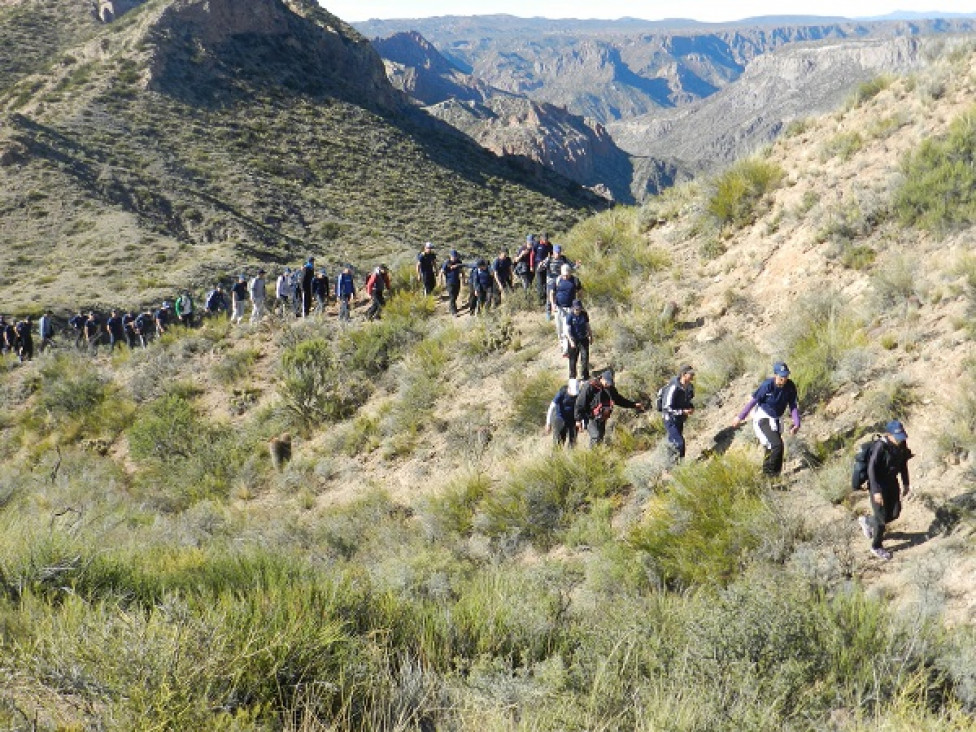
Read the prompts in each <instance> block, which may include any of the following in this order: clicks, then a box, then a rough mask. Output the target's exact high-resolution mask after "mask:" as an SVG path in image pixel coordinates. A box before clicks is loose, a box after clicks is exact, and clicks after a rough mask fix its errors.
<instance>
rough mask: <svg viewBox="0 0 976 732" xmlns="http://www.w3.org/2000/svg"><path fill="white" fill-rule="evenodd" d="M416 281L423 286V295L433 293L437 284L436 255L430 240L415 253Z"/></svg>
mask: <svg viewBox="0 0 976 732" xmlns="http://www.w3.org/2000/svg"><path fill="white" fill-rule="evenodd" d="M417 281H418V282H420V284H421V285H422V286H423V288H424V294H425V295H432V294H434V286H435V285H436V284H437V255H436V254H435V253H434V245H433V243H431V242H427V243H426V244H424V249H423V251H422V252H420V253H419V254H418V255H417Z"/></svg>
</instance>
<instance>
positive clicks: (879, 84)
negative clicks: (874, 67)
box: [847, 74, 895, 109]
mask: <svg viewBox="0 0 976 732" xmlns="http://www.w3.org/2000/svg"><path fill="white" fill-rule="evenodd" d="M894 80H895V77H894V76H892V75H891V74H882V75H881V76H877V77H875V78H874V79H871V80H870V81H865V82H862V83H861V84H859V85H858V87H857V89H855V90H854V94H853V95H852V96H851V99H850V100H849V101H848V102H847V108H848V109H854V108H856V107H860V106H862V105H863V104H865V103H866V102H869V101H870V100H872V99H874V98H875V97H876V96H878V94H880V93H881V92H883V91H884V90H885V89H887V88H888V87H889V86H891V84H892V82H894Z"/></svg>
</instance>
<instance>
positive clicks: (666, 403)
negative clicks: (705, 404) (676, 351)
mask: <svg viewBox="0 0 976 732" xmlns="http://www.w3.org/2000/svg"><path fill="white" fill-rule="evenodd" d="M694 380H695V369H694V368H692V367H691V366H682V367H681V370H680V371H679V372H678V375H677V376H675V377H674V378H673V379H671V381H670V382H669V383H668V385H667V386H666V387H665V388H664V395H663V396H662V397H661V412H662V414H663V415H664V429H665V430H666V431H667V433H668V442H669V443H670V444H671V447H672V448H673V449H674V451H675V453H677V456H678V459H679V460H680V459H682V458H684V456H685V434H684V433H685V420H687V419H688V416H689V415H690V414H693V413H694V411H695V405H694V404H693V400H694V398H695V385H694V383H693V382H694Z"/></svg>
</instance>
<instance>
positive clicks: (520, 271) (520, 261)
mask: <svg viewBox="0 0 976 732" xmlns="http://www.w3.org/2000/svg"><path fill="white" fill-rule="evenodd" d="M532 243H533V238H532V234H529V235H528V236H527V237H525V244H523V245H522V248H521V249H519V250H518V251H517V252H516V253H515V260H514V264H515V267H514V272H515V276H516V277H518V278H519V281H520V282H521V283H522V289H523V290H528V289H529V288H530V287H531V286H532V280H533V279H534V278H535V272H534V271H533V270H532Z"/></svg>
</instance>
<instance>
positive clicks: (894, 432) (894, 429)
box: [858, 419, 912, 560]
mask: <svg viewBox="0 0 976 732" xmlns="http://www.w3.org/2000/svg"><path fill="white" fill-rule="evenodd" d="M911 458H912V451H911V450H909V449H908V433H907V432H905V427H904V425H903V424H902V423H901V422H899V421H898V420H897V419H893V420H891V421H890V422H889V423H888V424H887V425H885V435H884V438H883V439H881V440H876V441H875V442H874V444H873V445H872V446H871V452H870V453H869V454H868V464H867V468H868V492H869V493H870V496H871V499H870V500H871V516H861V517H860V518H858V524H860V526H861V531H863V532H864V536H866V537H867V538H868V539H870V540H871V553H872V554H874V556H876V557H878V558H879V559H884V560H888V559H891V552H889V551H888V550H887V549H885V548H884V547H883V546H882V541H883V540H884V533H885V527H886V526H887V525H888V524H890V523H891V522H892V521H894V520H895V519H897V518H898V516H899V515H901V499H902V498H903V497H905V496H907V495H908V494H909V492H910V491H911V485H910V480H909V476H908V461H909V460H910V459H911ZM899 479H901V491H900V492H899V489H898V480H899Z"/></svg>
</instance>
